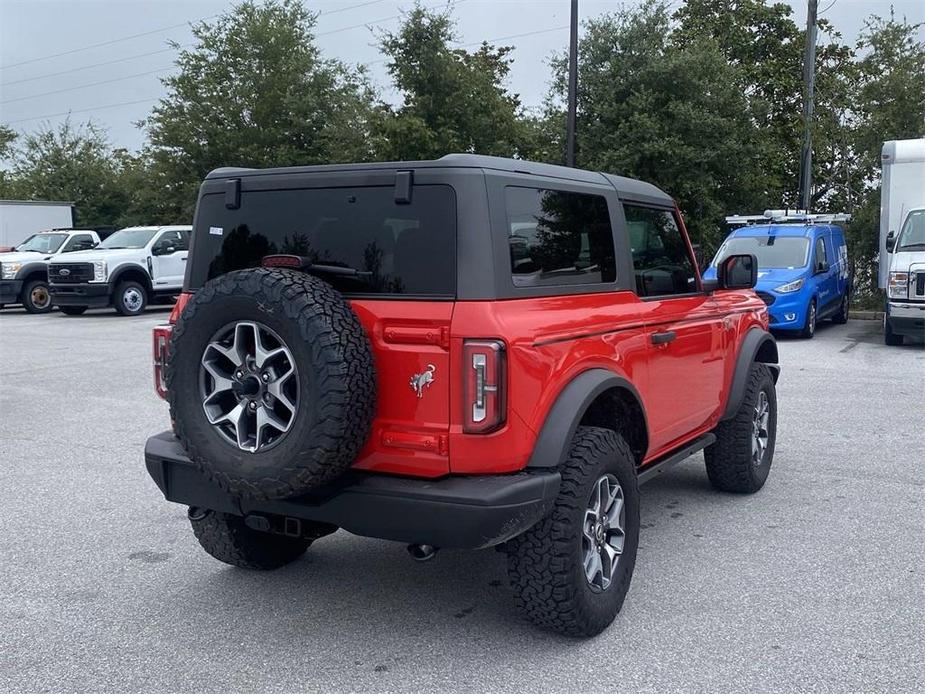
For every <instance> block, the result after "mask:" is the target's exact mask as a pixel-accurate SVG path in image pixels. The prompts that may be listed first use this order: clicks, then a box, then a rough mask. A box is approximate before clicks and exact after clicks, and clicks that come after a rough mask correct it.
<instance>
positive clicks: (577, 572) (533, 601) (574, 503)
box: [505, 426, 639, 636]
mask: <svg viewBox="0 0 925 694" xmlns="http://www.w3.org/2000/svg"><path fill="white" fill-rule="evenodd" d="M560 472H561V473H562V483H561V486H560V488H559V496H558V497H557V498H556V501H555V505H554V506H553V509H552V512H551V513H550V514H549V515H547V516H546V518H544V519H543V520H541V521H540V522H539V523H537V524H536V525H534V526H533V527H532V528H530V529H529V530H528V531H527V532H525V533H524V534H522V535H520V536H519V537H516V538H514V539H513V540H511V541H510V542H508V543H507V545H506V548H505V549H506V551H507V557H508V561H507V565H508V576H509V577H510V581H511V587H512V588H513V590H514V595H515V600H516V602H517V606H518V607H519V608H520V610H521V611H522V612H523V613H524V614H525V615H526V616H527V618H528V619H530V620H531V621H532V622H534V623H535V624H537V625H538V626H541V627H544V628H546V629H549V630H551V631H556V632H559V633H562V634H568V635H571V636H594V635H596V634H599V633H600V632H602V631H603V630H604V629H606V628H607V626H608V625H610V623H611V622H612V621H613V620H614V618H615V617H616V615H617V613H618V612H619V611H620V608H621V607H622V606H623V600H624V599H625V598H626V594H627V591H629V587H630V580H631V579H632V577H633V567H634V566H635V563H636V548H637V546H638V544H639V487H638V483H637V480H636V468H635V461H634V458H633V454H632V452H631V451H630V449H629V446H628V445H627V444H626V441H624V440H623V438H622V437H621V436H619V435H618V434H616V433H615V432H613V431H611V430H609V429H599V428H597V427H584V426H583V427H579V428H578V430H577V431H576V432H575V436H574V437H573V439H572V445H571V449H570V451H569V456H568V459H567V460H566V462H565V463H564V464H563V465H562V466H561V468H560Z"/></svg>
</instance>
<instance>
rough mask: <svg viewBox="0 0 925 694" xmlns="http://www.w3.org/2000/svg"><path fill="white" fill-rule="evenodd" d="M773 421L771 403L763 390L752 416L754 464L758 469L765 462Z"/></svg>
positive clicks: (759, 394)
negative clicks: (769, 426) (769, 430)
mask: <svg viewBox="0 0 925 694" xmlns="http://www.w3.org/2000/svg"><path fill="white" fill-rule="evenodd" d="M770 421H771V403H770V401H769V400H768V394H767V393H765V392H764V391H763V390H762V391H760V392H759V393H758V402H756V403H755V411H754V414H753V416H752V464H753V465H755V466H756V467H757V466H759V465H761V463H763V462H764V455H765V452H766V451H767V450H768V424H769V423H770Z"/></svg>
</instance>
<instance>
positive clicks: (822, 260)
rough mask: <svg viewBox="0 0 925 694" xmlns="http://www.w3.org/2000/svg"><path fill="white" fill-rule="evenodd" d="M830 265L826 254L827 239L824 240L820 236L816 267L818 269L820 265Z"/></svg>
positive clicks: (817, 244) (817, 246)
mask: <svg viewBox="0 0 925 694" xmlns="http://www.w3.org/2000/svg"><path fill="white" fill-rule="evenodd" d="M828 264H829V259H828V258H827V257H826V254H825V239H823V238H822V237H821V236H820V237H819V238H817V239H816V265H815V267H816V268H818V267H819V266H820V265H825V266H828Z"/></svg>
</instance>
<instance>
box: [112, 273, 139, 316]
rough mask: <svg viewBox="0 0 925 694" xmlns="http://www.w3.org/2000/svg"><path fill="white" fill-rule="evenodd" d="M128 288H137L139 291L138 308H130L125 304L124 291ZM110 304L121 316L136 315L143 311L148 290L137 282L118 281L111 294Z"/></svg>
mask: <svg viewBox="0 0 925 694" xmlns="http://www.w3.org/2000/svg"><path fill="white" fill-rule="evenodd" d="M129 289H137V290H138V291H139V292H140V293H141V304H140V305H139V307H138V308H136V309H134V310H132V309H131V308H129V307H128V306H126V305H125V293H126V292H127V291H128V290H129ZM112 305H113V307H115V309H116V311H118V312H119V314H120V315H123V316H138V315H141V314H142V313H144V310H145V307H146V306H147V305H148V290H147V289H145V288H144V286H143V285H141V284H139V283H138V282H133V281H131V280H128V281H125V282H119V284H118V285H117V286H116V291H115V293H114V294H113V296H112Z"/></svg>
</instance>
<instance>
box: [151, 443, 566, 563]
mask: <svg viewBox="0 0 925 694" xmlns="http://www.w3.org/2000/svg"><path fill="white" fill-rule="evenodd" d="M145 465H146V466H147V468H148V474H150V475H151V478H152V479H153V480H154V482H155V483H156V484H157V486H158V487H159V488H160V490H161V492H163V494H164V497H165V498H166V499H167V500H168V501H173V502H176V503H179V504H184V505H187V506H199V507H202V508H207V509H212V510H215V511H223V512H225V513H233V514H236V515H239V516H246V515H249V514H252V513H256V514H265V515H271V516H284V517H289V518H298V519H300V520H311V521H322V522H325V523H333V524H334V525H337V526H340V527H341V528H343V529H345V530H347V531H349V532H351V533H354V534H356V535H362V536H365V537H377V538H381V539H384V540H396V541H399V542H408V543H412V542H414V543H420V544H428V545H433V546H435V547H455V548H463V549H480V548H484V547H492V546H494V545H498V544H501V543H502V542H505V541H507V540H510V539H511V538H513V537H516V536H517V535H519V534H521V533H522V532H524V531H525V530H527V529H528V528H530V527H531V526H532V525H534V524H535V523H536V522H537V521H538V520H540V519H541V518H542V517H543V516H545V515H546V513H547V512H548V511H550V510H551V509H552V504H553V502H554V500H555V498H556V495H557V494H558V492H559V483H560V481H561V477H560V475H559V473H558V472H557V471H554V470H553V471H548V470H544V471H542V472H529V473H527V472H522V473H517V474H512V475H482V476H471V477H470V476H449V477H444V478H442V479H439V480H424V479H413V478H406V477H390V476H386V475H379V474H371V473H363V472H354V471H351V472H348V473H347V474H346V475H344V476H343V477H342V478H341V479H340V480H338V482H337V483H336V484H334V485H331V486H330V487H327V488H325V489H323V490H318V491H316V492H313V493H311V494H309V495H306V496H301V497H296V498H292V499H279V500H273V501H248V500H240V499H237V498H235V497H233V496H231V495H230V494H227V493H226V492H224V491H222V490H221V489H219V488H218V487H217V486H216V485H215V484H213V483H211V482H209V481H208V480H207V479H206V477H205V476H203V475H202V474H201V473H200V472H199V471H198V470H197V469H196V467H195V465H194V464H193V463H192V462H191V461H190V460H189V459H188V458H187V457H186V455H185V454H184V452H183V448H182V446H181V445H180V443H179V441H177V439H176V438H175V437H174V435H173V434H172V433H171V432H164V433H162V434H158V435H157V436H153V437H151V438H150V439H148V442H147V444H146V445H145Z"/></svg>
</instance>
